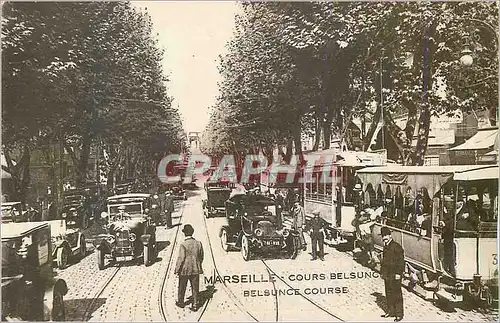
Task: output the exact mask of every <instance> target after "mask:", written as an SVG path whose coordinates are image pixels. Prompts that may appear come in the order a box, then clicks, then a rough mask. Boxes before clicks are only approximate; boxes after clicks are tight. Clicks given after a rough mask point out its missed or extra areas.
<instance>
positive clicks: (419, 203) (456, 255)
mask: <svg viewBox="0 0 500 323" xmlns="http://www.w3.org/2000/svg"><path fill="white" fill-rule="evenodd" d="M498 171H499V169H498V165H471V166H465V165H456V166H428V167H418V166H400V165H387V166H385V167H372V168H364V169H360V170H358V171H357V176H358V177H359V178H360V180H361V182H362V184H363V191H364V192H365V196H366V198H365V200H364V204H365V205H364V206H365V207H368V208H370V207H371V208H380V207H383V210H384V211H383V212H382V215H381V216H378V217H377V218H376V219H375V221H374V224H373V225H372V226H371V235H372V238H373V241H374V248H375V250H376V252H377V253H378V252H381V251H382V249H383V242H382V238H381V236H380V229H381V228H382V227H383V226H387V227H389V228H390V229H391V231H392V237H393V239H394V240H395V241H397V242H398V243H400V244H401V246H402V247H403V249H404V252H405V261H406V266H405V267H406V269H405V280H404V283H405V284H407V286H408V287H410V288H411V289H413V290H414V291H415V292H417V294H420V295H422V296H425V297H426V298H429V299H433V300H436V299H444V300H447V301H449V302H453V303H459V302H465V303H467V304H477V305H478V306H481V307H489V306H491V304H492V302H493V301H494V300H497V301H498V285H497V284H498V263H497V262H498V260H497V243H498V242H497V220H498V178H499V173H498Z"/></svg>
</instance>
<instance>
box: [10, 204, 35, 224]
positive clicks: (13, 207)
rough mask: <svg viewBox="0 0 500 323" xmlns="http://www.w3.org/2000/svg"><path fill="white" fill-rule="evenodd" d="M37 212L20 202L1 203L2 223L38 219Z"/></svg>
mask: <svg viewBox="0 0 500 323" xmlns="http://www.w3.org/2000/svg"><path fill="white" fill-rule="evenodd" d="M39 215H40V214H39V212H37V211H36V210H34V209H33V208H30V207H28V208H26V207H24V206H23V204H22V203H21V202H5V203H2V223H10V222H28V221H38V220H39Z"/></svg>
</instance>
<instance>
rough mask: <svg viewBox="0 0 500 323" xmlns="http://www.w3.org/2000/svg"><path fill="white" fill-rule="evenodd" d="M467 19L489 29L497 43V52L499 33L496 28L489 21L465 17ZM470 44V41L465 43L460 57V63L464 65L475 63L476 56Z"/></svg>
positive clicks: (496, 48)
mask: <svg viewBox="0 0 500 323" xmlns="http://www.w3.org/2000/svg"><path fill="white" fill-rule="evenodd" d="M465 21H469V22H475V23H478V24H479V25H481V26H482V27H483V28H485V29H486V30H488V31H489V32H490V33H491V35H492V36H493V37H494V41H495V45H496V46H495V52H496V51H498V34H497V30H496V28H494V27H493V26H492V25H490V24H489V23H487V22H485V21H483V20H479V19H473V18H468V19H465ZM469 44H470V42H468V43H467V45H465V48H464V49H463V50H462V52H461V54H462V56H461V57H460V63H461V64H462V65H463V66H471V65H472V64H473V63H474V58H473V55H472V51H471V50H470V48H469Z"/></svg>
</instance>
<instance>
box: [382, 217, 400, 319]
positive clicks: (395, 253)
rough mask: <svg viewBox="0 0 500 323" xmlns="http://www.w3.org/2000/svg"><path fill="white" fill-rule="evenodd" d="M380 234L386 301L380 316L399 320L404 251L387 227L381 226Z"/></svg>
mask: <svg viewBox="0 0 500 323" xmlns="http://www.w3.org/2000/svg"><path fill="white" fill-rule="evenodd" d="M380 235H381V236H382V241H383V242H384V251H383V258H382V262H381V263H380V276H382V278H383V279H384V283H385V297H386V302H387V311H386V313H385V314H383V315H382V317H395V319H394V322H399V321H401V320H402V319H403V314H404V313H403V293H402V291H401V279H402V277H403V272H404V268H405V259H404V251H403V248H402V247H401V245H400V244H399V243H397V242H396V241H394V240H392V237H391V230H389V228H388V227H382V229H381V230H380Z"/></svg>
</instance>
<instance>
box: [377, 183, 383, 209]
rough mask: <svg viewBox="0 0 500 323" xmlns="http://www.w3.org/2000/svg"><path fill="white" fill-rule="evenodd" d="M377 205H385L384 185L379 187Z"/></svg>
mask: <svg viewBox="0 0 500 323" xmlns="http://www.w3.org/2000/svg"><path fill="white" fill-rule="evenodd" d="M376 200H377V202H376V203H377V205H383V204H384V192H383V191H382V184H378V185H377V197H376Z"/></svg>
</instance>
